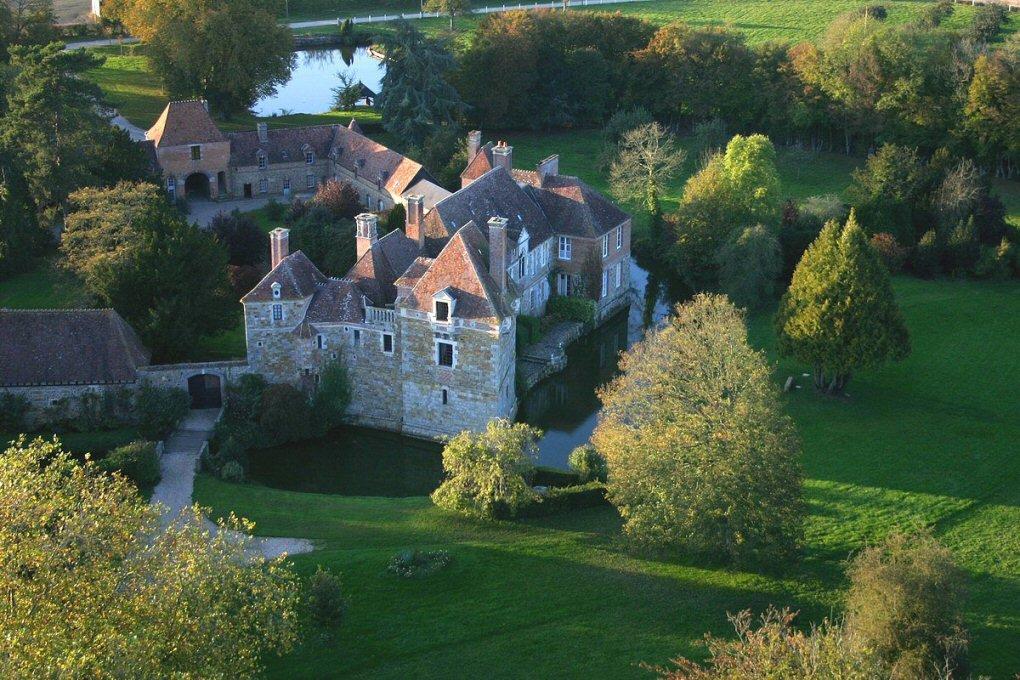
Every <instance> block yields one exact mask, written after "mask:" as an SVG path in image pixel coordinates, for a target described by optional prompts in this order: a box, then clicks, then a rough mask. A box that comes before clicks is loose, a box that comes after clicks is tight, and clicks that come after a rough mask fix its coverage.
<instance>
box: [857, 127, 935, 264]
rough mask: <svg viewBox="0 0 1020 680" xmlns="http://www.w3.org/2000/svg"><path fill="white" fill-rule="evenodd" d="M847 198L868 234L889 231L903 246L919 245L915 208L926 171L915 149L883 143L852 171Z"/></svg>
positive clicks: (922, 189) (923, 186) (921, 190)
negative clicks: (917, 243) (862, 165)
mask: <svg viewBox="0 0 1020 680" xmlns="http://www.w3.org/2000/svg"><path fill="white" fill-rule="evenodd" d="M852 177H853V179H852V181H851V182H850V187H849V188H848V189H847V195H848V196H849V198H850V204H851V205H853V206H854V208H855V209H856V212H857V215H858V218H859V219H860V221H861V224H862V225H863V227H864V229H865V230H866V231H867V232H868V233H869V234H877V233H878V232H880V231H884V232H888V233H890V234H892V235H893V236H895V237H896V239H897V240H898V241H899V242H900V243H905V244H913V243H916V242H917V234H916V227H915V206H916V205H917V204H918V202H919V200H920V197H921V195H922V193H923V191H924V188H925V180H926V172H925V168H924V166H923V164H922V163H921V160H920V158H919V157H918V154H917V150H916V149H909V148H907V147H903V146H898V145H896V144H884V145H882V147H881V148H879V150H878V151H877V152H876V153H875V154H874V155H872V156H870V157H869V158H868V161H867V163H865V165H864V167H863V168H858V169H856V170H854V171H853V174H852Z"/></svg>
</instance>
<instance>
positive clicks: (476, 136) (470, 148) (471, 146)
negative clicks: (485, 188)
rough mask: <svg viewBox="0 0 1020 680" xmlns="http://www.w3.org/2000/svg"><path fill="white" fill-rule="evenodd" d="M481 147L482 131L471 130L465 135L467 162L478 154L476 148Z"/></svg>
mask: <svg viewBox="0 0 1020 680" xmlns="http://www.w3.org/2000/svg"><path fill="white" fill-rule="evenodd" d="M481 148H482V131H481V130H472V131H471V132H469V133H468V135H467V157H468V163H470V162H471V160H472V159H473V158H474V157H475V156H477V155H478V150H479V149H481Z"/></svg>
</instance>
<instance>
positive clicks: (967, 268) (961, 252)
mask: <svg viewBox="0 0 1020 680" xmlns="http://www.w3.org/2000/svg"><path fill="white" fill-rule="evenodd" d="M944 255H945V260H946V261H945V267H946V269H947V270H948V271H950V272H952V273H954V274H956V275H958V276H962V275H965V274H969V273H971V272H972V271H973V270H974V265H976V264H977V261H978V257H980V256H981V246H980V244H979V243H978V240H977V230H976V229H975V228H974V218H973V217H971V218H970V219H968V220H966V221H963V220H961V221H960V223H959V224H957V225H956V227H955V228H954V229H953V231H952V232H951V233H950V234H949V241H948V242H947V243H946V251H945V253H944Z"/></svg>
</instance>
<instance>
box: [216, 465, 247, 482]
mask: <svg viewBox="0 0 1020 680" xmlns="http://www.w3.org/2000/svg"><path fill="white" fill-rule="evenodd" d="M220 479H222V480H223V481H224V482H231V483H234V484H239V483H241V482H243V481H244V468H243V467H241V464H240V463H238V462H237V461H236V460H228V461H227V462H226V463H224V464H223V467H221V468H220Z"/></svg>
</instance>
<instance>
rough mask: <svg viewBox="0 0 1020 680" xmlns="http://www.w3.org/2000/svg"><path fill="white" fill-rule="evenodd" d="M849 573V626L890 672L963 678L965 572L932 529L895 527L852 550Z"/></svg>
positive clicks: (964, 668) (911, 676)
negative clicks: (877, 541) (881, 537)
mask: <svg viewBox="0 0 1020 680" xmlns="http://www.w3.org/2000/svg"><path fill="white" fill-rule="evenodd" d="M849 575H850V593H849V595H848V597H847V620H846V625H847V627H848V628H849V629H850V630H851V631H852V632H853V634H854V635H856V636H857V637H858V638H859V639H860V640H861V643H862V644H864V645H865V646H867V647H870V648H871V649H873V650H874V651H875V652H876V653H877V655H878V656H879V658H881V659H882V660H883V661H884V662H885V663H886V664H888V665H889V667H890V668H891V674H890V676H891V677H893V678H920V679H926V678H931V679H933V680H934V679H936V678H942V677H948V676H950V675H951V677H966V675H967V667H966V654H967V642H968V641H967V632H966V630H965V629H964V627H963V609H964V603H965V601H966V575H965V573H964V572H963V570H962V569H960V568H959V567H958V566H956V564H955V563H954V561H953V556H952V553H950V551H949V550H948V549H947V548H945V547H944V546H943V545H941V544H940V543H939V542H938V541H937V540H936V539H935V538H934V537H933V536H932V535H931V533H930V532H928V531H926V530H921V531H917V532H914V533H903V532H899V531H896V532H893V533H892V534H890V535H889V536H888V537H887V538H886V539H885V541H883V542H882V543H881V544H879V545H876V546H872V547H869V548H865V549H864V550H863V551H861V552H860V553H859V554H858V555H857V556H856V557H854V559H853V561H852V562H851V564H850V568H849ZM943 670H948V671H949V673H947V674H946V675H943V674H942V673H941V671H943Z"/></svg>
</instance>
